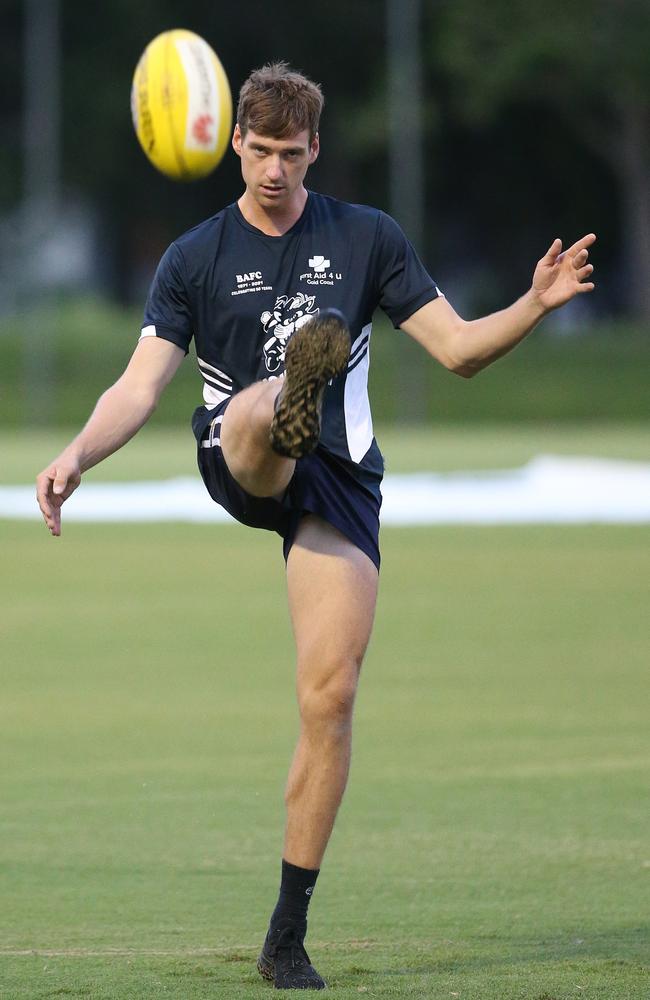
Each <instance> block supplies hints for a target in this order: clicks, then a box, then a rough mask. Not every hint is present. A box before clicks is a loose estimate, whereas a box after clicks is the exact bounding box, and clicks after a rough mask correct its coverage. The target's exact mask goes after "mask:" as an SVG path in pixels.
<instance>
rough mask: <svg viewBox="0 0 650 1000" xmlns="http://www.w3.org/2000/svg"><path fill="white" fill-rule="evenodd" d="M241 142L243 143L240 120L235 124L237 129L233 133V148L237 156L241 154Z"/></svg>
mask: <svg viewBox="0 0 650 1000" xmlns="http://www.w3.org/2000/svg"><path fill="white" fill-rule="evenodd" d="M241 144H242V134H241V129H240V127H239V122H237V124H236V125H235V131H234V132H233V134H232V148H233V149H234V150H235V152H236V153H237V156H241Z"/></svg>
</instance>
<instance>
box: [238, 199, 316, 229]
mask: <svg viewBox="0 0 650 1000" xmlns="http://www.w3.org/2000/svg"><path fill="white" fill-rule="evenodd" d="M307 197H308V195H307V190H306V189H305V188H304V187H300V188H299V190H298V191H296V193H295V195H294V197H293V198H292V200H291V204H290V205H277V206H275V205H273V206H270V207H268V208H267V207H265V206H264V205H260V204H259V202H257V201H256V200H255V198H253V196H252V195H251V193H250V192H249V190H248V188H247V189H246V190H245V191H244V193H243V195H242V196H241V198H240V199H239V201H238V202H237V204H238V205H239V211H240V212H241V214H242V215H243V216H244V218H245V219H246V222H248V223H250V225H251V226H255V228H256V229H259V230H261V232H263V233H265V234H266V235H267V236H284V234H285V233H286V232H288V231H289V229H291V227H292V226H295V224H296V222H297V221H298V219H299V218H300V216H301V215H302V213H303V211H304V209H305V205H306V204H307Z"/></svg>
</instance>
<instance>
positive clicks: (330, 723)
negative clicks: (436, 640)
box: [259, 515, 378, 989]
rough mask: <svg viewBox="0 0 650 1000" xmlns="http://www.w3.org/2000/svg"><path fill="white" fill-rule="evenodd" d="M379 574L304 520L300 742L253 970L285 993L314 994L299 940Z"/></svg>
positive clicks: (297, 549) (340, 784)
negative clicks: (270, 907) (275, 886)
mask: <svg viewBox="0 0 650 1000" xmlns="http://www.w3.org/2000/svg"><path fill="white" fill-rule="evenodd" d="M377 582H378V574H377V569H376V567H375V566H374V564H373V563H372V561H371V560H370V559H369V558H368V556H366V555H365V554H364V553H363V552H361V551H360V549H358V548H357V547H356V546H355V545H353V544H352V543H351V542H350V541H348V539H347V538H345V537H344V536H343V535H342V534H341V533H340V532H339V531H337V530H336V529H335V528H333V527H332V526H331V525H329V524H327V523H325V522H324V521H322V520H321V519H320V518H317V517H315V516H313V515H308V516H306V517H305V518H304V519H303V521H302V522H301V525H300V528H299V530H298V533H297V536H296V540H295V542H294V545H293V547H292V549H291V551H290V553H289V559H288V563H287V585H288V593H289V607H290V611H291V620H292V624H293V630H294V635H295V640H296V651H297V657H298V659H297V690H298V704H299V709H300V736H299V739H298V745H297V747H296V751H295V754H294V758H293V762H292V765H291V770H290V772H289V778H288V782H287V788H286V806H287V822H286V830H285V842H284V854H283V863H282V883H281V888H280V898H279V900H278V904H277V906H276V908H275V911H274V913H273V915H272V918H271V926H270V930H269V934H268V935H267V939H266V942H265V945H264V949H263V951H262V954H261V956H260V962H259V969H260V972H261V973H262V975H264V976H266V977H267V978H274V980H275V984H276V986H278V987H280V988H285V989H287V988H288V989H291V988H294V989H320V988H322V986H323V985H324V983H323V980H322V979H321V978H320V976H319V975H318V973H316V972H315V970H314V969H313V967H312V966H311V964H310V963H309V959H308V957H307V954H306V952H305V951H304V948H303V947H302V941H303V939H304V936H305V932H306V929H307V906H308V904H309V900H310V897H311V891H312V889H313V886H314V883H315V881H316V877H317V875H318V871H319V869H320V865H321V861H322V858H323V855H324V853H325V848H326V846H327V842H328V840H329V838H330V834H331V832H332V827H333V825H334V820H335V818H336V813H337V811H338V807H339V805H340V802H341V799H342V797H343V792H344V790H345V785H346V782H347V777H348V772H349V767H350V752H351V742H352V713H353V708H354V699H355V695H356V690H357V682H358V678H359V671H360V669H361V662H362V660H363V656H364V653H365V650H366V647H367V645H368V640H369V638H370V632H371V629H372V623H373V618H374V611H375V603H376V599H377Z"/></svg>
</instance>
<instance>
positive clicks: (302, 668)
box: [38, 63, 595, 989]
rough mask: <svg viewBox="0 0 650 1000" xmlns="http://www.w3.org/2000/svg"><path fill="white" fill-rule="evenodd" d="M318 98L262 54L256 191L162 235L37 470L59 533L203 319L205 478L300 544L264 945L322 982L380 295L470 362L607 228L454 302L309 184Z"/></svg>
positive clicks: (247, 157)
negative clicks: (479, 303)
mask: <svg viewBox="0 0 650 1000" xmlns="http://www.w3.org/2000/svg"><path fill="white" fill-rule="evenodd" d="M322 104H323V99H322V95H321V92H320V88H319V87H318V86H317V85H315V84H314V83H312V82H311V81H310V80H308V79H307V78H306V77H304V76H302V75H300V74H297V73H294V72H292V71H291V70H290V69H289V67H288V66H287V65H286V64H285V63H276V64H273V65H269V66H265V67H263V68H262V69H260V70H257V71H255V72H254V73H252V74H251V76H250V78H249V79H248V80H247V81H246V83H245V84H244V86H243V87H242V90H241V93H240V98H239V106H238V115H237V125H236V126H235V130H234V134H233V139H232V144H233V148H234V150H235V152H236V154H237V155H238V156H239V157H240V159H241V168H242V175H243V179H244V182H245V190H244V193H243V194H242V196H241V198H240V199H239V201H238V202H237V203H236V204H233V205H230V206H228V208H226V209H225V210H223V211H222V212H219V213H218V214H217V215H215V216H214V217H212V218H211V219H208V220H207V221H206V222H204V223H202V224H201V225H199V226H197V227H196V228H195V229H193V230H191V231H190V232H189V233H186V234H185V235H184V236H182V237H180V239H178V240H177V241H176V242H175V243H173V244H172V245H171V247H170V248H169V249H168V250H167V252H166V253H165V255H164V256H163V258H162V260H161V263H160V265H159V267H158V271H157V273H156V276H155V278H154V281H153V284H152V287H151V291H150V293H149V298H148V301H147V305H146V308H145V322H144V326H143V330H142V336H141V338H140V341H139V343H138V346H137V348H136V350H135V352H134V354H133V356H132V358H131V360H130V362H129V364H128V366H127V368H126V370H125V372H124V374H123V375H122V376H121V378H120V379H119V380H118V381H117V382H116V383H115V385H114V386H112V387H111V388H110V389H108V391H107V392H106V393H105V394H104V395H103V396H102V397H101V398H100V400H99V402H98V404H97V406H96V408H95V411H94V412H93V414H92V416H91V417H90V420H89V422H88V424H87V425H86V427H85V428H84V429H83V430H82V431H81V433H80V434H79V436H78V437H77V438H76V439H75V440H74V441H73V442H72V443H71V444H70V445H69V446H68V447H67V448H66V449H65V450H64V451H63V452H62V453H61V455H59V457H58V458H56V459H55V460H54V461H53V462H52V463H51V464H50V465H49V466H48V467H47V468H46V469H45V470H44V471H43V472H42V473H41V474H40V476H39V477H38V499H39V504H40V507H41V510H42V512H43V516H44V519H45V522H46V524H47V526H48V527H49V529H50V531H51V532H52V534H53V535H59V534H60V524H61V521H60V518H61V514H60V508H61V505H62V503H63V502H64V501H65V500H66V499H67V498H68V497H69V496H70V495H71V493H72V492H73V491H74V490H75V489H76V487H77V486H78V485H79V482H80V478H81V475H82V473H83V472H85V470H86V469H89V468H91V467H92V466H93V465H96V464H97V463H98V462H100V461H101V460H102V459H103V458H105V457H106V456H107V455H110V454H111V453H112V452H114V451H115V450H116V449H118V448H120V447H121V446H122V445H123V444H125V443H126V441H128V440H129V438H131V437H132V436H133V435H134V434H135V433H136V431H137V430H138V429H139V428H140V427H141V426H142V425H143V424H144V423H145V421H146V420H147V419H148V418H149V416H150V415H151V413H152V412H153V410H154V408H155V406H156V403H157V402H158V399H159V397H160V395H161V393H162V391H163V389H164V388H165V386H166V385H167V383H168V382H169V381H170V379H171V378H172V376H173V375H174V373H175V371H176V369H177V368H178V366H179V364H180V362H181V360H182V359H183V357H184V354H185V353H187V350H188V347H189V343H190V340H191V338H192V336H194V338H195V343H196V349H197V359H198V365H199V369H200V371H201V374H202V376H203V381H204V400H205V405H204V406H202V407H199V408H198V409H197V410H196V412H195V414H194V418H193V428H194V432H195V435H196V438H197V442H198V461H199V467H200V470H201V474H202V476H203V479H204V481H205V484H206V487H207V489H208V490H209V492H210V494H211V495H212V497H213V498H214V499H215V500H216V501H217V502H219V503H221V504H222V505H223V506H224V507H226V509H227V510H229V511H230V512H231V513H233V514H234V516H235V517H237V518H238V519H239V520H240V521H242V522H243V523H245V524H249V525H251V526H256V527H264V528H267V529H271V530H275V531H277V532H279V533H280V534H281V535H282V537H283V538H284V553H285V558H286V561H287V588H288V599H289V609H290V613H291V620H292V625H293V630H294V635H295V642H296V649H297V692H298V703H299V709H300V721H301V728H300V736H299V740H298V745H297V747H296V751H295V755H294V758H293V762H292V764H291V768H290V771H289V778H288V782H287V788H286V809H287V816H286V829H285V839H284V851H283V859H282V880H281V886H280V896H279V899H278V904H277V906H276V908H275V910H274V912H273V914H272V916H271V921H270V926H269V931H268V934H267V937H266V940H265V942H264V946H263V948H262V952H261V954H260V957H259V960H258V968H259V971H260V972H261V974H262V975H263V976H264V977H265V978H268V979H272V980H273V981H274V983H275V986H276V987H277V988H279V989H321V988H323V987H324V985H325V983H324V981H323V979H322V978H321V977H320V975H319V974H318V973H317V972H316V970H315V969H314V968H313V966H312V965H311V963H310V961H309V958H308V955H307V953H306V951H305V948H304V943H303V942H304V937H305V933H306V928H307V906H308V904H309V901H310V898H311V893H312V891H313V888H314V885H315V882H316V878H317V876H318V873H319V869H320V865H321V861H322V858H323V855H324V852H325V848H326V846H327V842H328V840H329V837H330V834H331V831H332V827H333V824H334V820H335V817H336V813H337V810H338V807H339V804H340V801H341V798H342V795H343V791H344V788H345V784H346V780H347V775H348V768H349V762H350V746H351V728H352V711H353V704H354V698H355V692H356V688H357V680H358V676H359V670H360V667H361V662H362V659H363V656H364V652H365V649H366V646H367V643H368V640H369V637H370V631H371V628H372V621H373V615H374V610H375V601H376V595H377V579H378V569H379V548H378V515H379V507H380V503H381V494H380V491H379V486H380V482H381V477H382V472H383V462H382V458H381V454H380V452H379V449H378V447H377V444H376V442H375V440H374V437H373V432H372V423H371V419H370V411H369V406H368V397H367V372H368V363H369V355H368V342H369V339H370V333H371V320H372V315H373V312H374V311H375V309H376V307H377V306H378V305H380V306H381V307H382V308H383V309H384V310H385V311H386V312H387V314H388V315H389V317H390V318H391V319H392V321H393V323H394V325H395V326H396V327H398V328H401V329H402V330H405V331H406V333H408V334H409V335H410V336H412V337H413V338H414V339H415V340H416V341H418V342H419V343H420V344H422V346H423V347H424V348H425V349H426V351H428V353H429V354H430V355H432V356H433V357H434V358H435V359H436V360H438V361H439V362H441V363H442V364H443V365H445V366H446V367H447V368H449V369H450V370H451V371H453V372H455V373H457V374H458V375H461V376H463V377H471V376H472V375H474V374H475V373H476V372H478V371H480V369H482V368H484V367H485V366H486V365H488V364H490V362H492V361H493V360H495V359H496V358H498V357H500V356H501V355H503V354H505V353H506V352H507V351H509V350H510V349H511V348H512V347H514V345H515V344H516V343H518V342H519V341H520V340H522V338H523V337H524V336H526V334H527V333H529V332H530V331H531V330H532V329H533V327H534V326H535V325H536V324H537V323H538V322H539V320H540V319H541V318H542V317H543V316H544V314H545V313H547V312H549V311H550V310H551V309H554V308H557V307H558V306H560V305H562V304H563V303H565V302H567V301H568V300H569V299H571V298H572V297H573V296H574V295H576V294H578V293H580V292H587V291H590V290H591V289H592V288H593V284H592V283H591V282H588V281H587V280H586V279H587V278H588V277H589V275H590V274H591V271H592V266H591V264H589V263H588V262H587V258H588V247H589V246H590V245H591V244H592V243H593V242H594V240H595V236H593V234H591V235H589V236H585V237H584V238H583V239H582V240H580V241H579V242H577V243H575V244H574V245H573V246H572V247H571V248H570V249H569V250H567V251H566V252H565V253H564V254H563V253H561V249H562V247H561V243H560V240H555V241H554V242H553V244H552V245H551V247H550V249H549V251H548V253H547V254H546V255H545V256H544V257H543V258H542V260H540V262H539V263H538V265H537V267H536V269H535V273H534V277H533V283H532V287H531V289H530V291H528V292H527V293H526V294H525V295H524V296H523V297H522V298H521V299H519V300H518V301H517V302H515V303H514V305H512V306H510V307H509V308H508V309H505V310H503V311H502V312H500V313H496V314H493V315H490V316H487V317H484V318H483V319H479V320H474V321H471V322H466V321H465V320H463V319H461V318H460V317H459V316H458V315H457V314H456V312H455V311H454V310H453V309H452V307H451V306H450V305H449V303H448V302H447V301H446V299H445V298H444V296H442V294H441V293H440V292H439V290H438V288H437V287H436V285H435V283H434V282H433V281H432V279H431V278H430V277H429V275H428V274H427V272H426V271H425V269H424V268H423V266H422V264H421V263H420V261H419V260H418V258H417V256H416V254H415V252H414V251H413V249H412V247H411V246H410V244H409V243H408V242H407V240H406V239H405V237H404V235H403V234H402V232H401V231H400V229H399V228H398V226H397V225H396V224H395V223H394V222H393V220H392V219H390V218H389V217H388V216H386V215H384V214H383V213H382V212H379V211H377V210H375V209H371V208H367V207H363V206H352V205H347V204H344V203H342V202H339V201H336V200H335V199H332V198H327V197H324V196H322V195H317V194H315V193H313V192H308V191H307V190H306V188H305V186H304V179H305V175H306V172H307V169H308V167H309V166H310V164H312V163H313V162H314V161H315V160H316V158H317V156H318V153H319V137H318V123H319V118H320V112H321V109H322ZM283 370H284V371H283ZM283 374H284V377H281V376H282V375H283Z"/></svg>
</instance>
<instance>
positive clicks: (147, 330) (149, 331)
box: [140, 326, 157, 340]
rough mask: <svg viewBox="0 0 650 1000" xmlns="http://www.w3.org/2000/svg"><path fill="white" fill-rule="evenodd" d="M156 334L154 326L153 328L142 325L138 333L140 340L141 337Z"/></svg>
mask: <svg viewBox="0 0 650 1000" xmlns="http://www.w3.org/2000/svg"><path fill="white" fill-rule="evenodd" d="M156 336H157V334H156V328H155V326H143V327H142V332H141V334H140V340H142V338H143V337H156Z"/></svg>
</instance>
